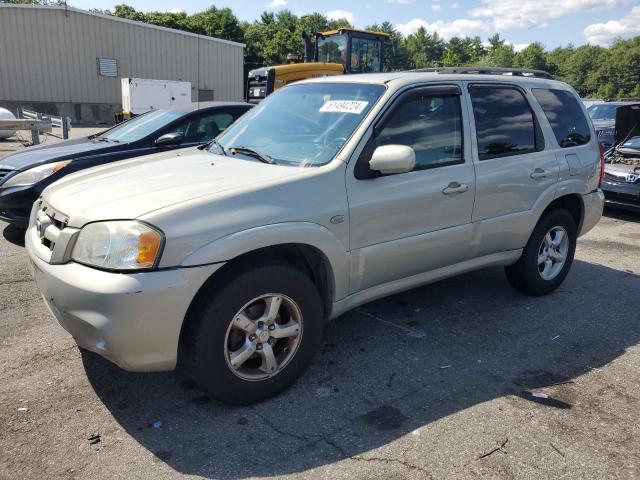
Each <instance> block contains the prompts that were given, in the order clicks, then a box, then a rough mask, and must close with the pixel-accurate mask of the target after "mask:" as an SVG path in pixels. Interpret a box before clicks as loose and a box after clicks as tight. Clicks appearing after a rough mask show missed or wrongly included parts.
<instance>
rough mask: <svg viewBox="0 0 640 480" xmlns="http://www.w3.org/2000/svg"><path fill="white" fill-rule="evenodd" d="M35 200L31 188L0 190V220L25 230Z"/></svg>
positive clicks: (35, 197)
mask: <svg viewBox="0 0 640 480" xmlns="http://www.w3.org/2000/svg"><path fill="white" fill-rule="evenodd" d="M37 198H38V193H37V192H36V191H35V189H34V187H33V186H29V187H14V188H0V220H4V221H5V222H9V223H12V224H14V225H16V226H19V227H25V228H26V227H27V225H28V224H29V213H30V212H31V206H32V205H33V202H35V200H36V199H37Z"/></svg>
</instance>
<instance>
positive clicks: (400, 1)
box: [384, 0, 411, 5]
mask: <svg viewBox="0 0 640 480" xmlns="http://www.w3.org/2000/svg"><path fill="white" fill-rule="evenodd" d="M384 3H397V4H398V5H409V4H410V3H411V0H384Z"/></svg>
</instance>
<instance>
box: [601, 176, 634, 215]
mask: <svg viewBox="0 0 640 480" xmlns="http://www.w3.org/2000/svg"><path fill="white" fill-rule="evenodd" d="M602 190H603V191H604V201H605V204H606V205H607V206H609V207H615V208H624V209H626V210H633V211H636V212H640V183H622V182H612V181H609V180H604V181H603V182H602Z"/></svg>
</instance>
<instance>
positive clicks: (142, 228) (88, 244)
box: [71, 220, 164, 270]
mask: <svg viewBox="0 0 640 480" xmlns="http://www.w3.org/2000/svg"><path fill="white" fill-rule="evenodd" d="M163 243H164V236H163V234H162V233H161V232H159V231H158V230H156V229H154V228H153V227H151V226H149V225H147V224H146V223H142V222H137V221H134V220H122V221H120V220H118V221H111V222H97V223H90V224H88V225H86V226H85V227H84V228H83V229H82V230H81V231H80V234H79V235H78V240H77V241H76V244H75V246H74V247H73V253H72V254H71V258H72V259H73V260H75V261H76V262H78V263H83V264H85V265H89V266H93V267H98V268H104V269H107V270H141V269H150V268H153V267H155V266H156V265H157V262H158V259H159V257H160V251H161V250H162V245H163Z"/></svg>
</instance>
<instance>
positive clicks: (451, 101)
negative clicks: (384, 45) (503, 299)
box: [347, 85, 475, 293]
mask: <svg viewBox="0 0 640 480" xmlns="http://www.w3.org/2000/svg"><path fill="white" fill-rule="evenodd" d="M463 102H464V99H463V98H462V95H461V91H460V87H459V85H441V86H434V87H421V88H415V89H412V90H409V91H406V92H404V93H403V94H401V95H400V96H399V97H398V98H397V99H396V100H395V101H394V102H393V104H392V105H391V106H390V108H389V109H388V110H387V111H386V113H385V114H384V115H383V116H382V117H381V118H380V120H379V121H378V122H377V124H376V125H375V127H374V128H372V129H371V132H370V137H369V138H368V141H367V144H366V146H365V148H364V149H363V151H362V153H361V155H360V157H359V158H358V161H357V163H356V165H355V168H354V170H353V171H352V172H350V171H347V194H348V199H349V217H350V245H351V251H352V258H353V269H352V272H353V273H352V277H351V288H350V290H351V293H355V292H358V291H360V290H364V289H367V288H370V287H374V286H376V285H380V284H384V283H388V282H391V281H394V280H398V279H401V278H405V277H409V276H411V275H415V274H420V273H423V272H427V271H430V270H434V269H437V268H440V267H444V266H448V265H452V264H455V263H458V262H460V261H463V260H464V259H466V258H467V256H468V250H469V248H468V247H469V242H470V240H471V232H472V227H471V212H472V209H473V197H474V191H475V173H474V168H473V162H472V161H471V158H470V152H471V150H470V149H468V148H465V146H467V145H468V142H469V136H468V128H467V118H466V116H465V115H464V114H463V112H464V111H465V109H466V106H465V105H463ZM383 145H406V146H410V147H412V148H413V150H414V151H415V153H416V166H415V168H414V170H413V171H411V172H408V173H402V174H396V175H382V174H380V173H378V172H373V171H371V170H370V169H369V166H368V165H369V160H370V159H371V155H372V154H373V151H374V150H375V149H376V148H377V147H379V146H383Z"/></svg>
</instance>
